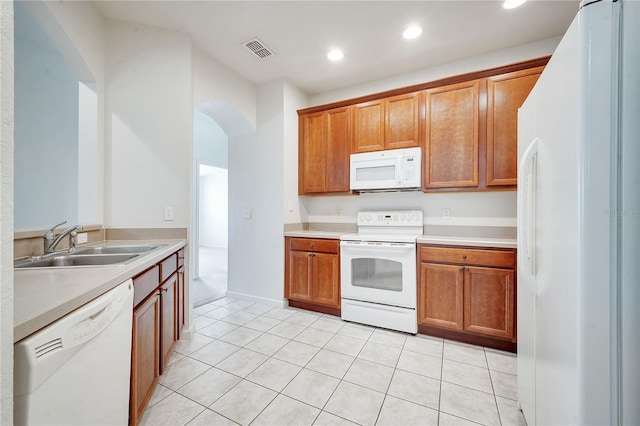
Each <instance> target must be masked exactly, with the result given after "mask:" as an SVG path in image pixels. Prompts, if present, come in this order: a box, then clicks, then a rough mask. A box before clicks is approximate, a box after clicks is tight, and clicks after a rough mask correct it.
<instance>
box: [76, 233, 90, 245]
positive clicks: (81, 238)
mask: <svg viewBox="0 0 640 426" xmlns="http://www.w3.org/2000/svg"><path fill="white" fill-rule="evenodd" d="M87 241H89V234H87V233H86V232H81V233H80V234H78V236H77V237H76V243H77V244H83V243H86V242H87Z"/></svg>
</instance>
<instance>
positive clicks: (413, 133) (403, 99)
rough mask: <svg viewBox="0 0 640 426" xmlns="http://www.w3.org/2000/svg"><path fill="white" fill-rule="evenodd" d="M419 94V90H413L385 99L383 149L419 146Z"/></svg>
mask: <svg viewBox="0 0 640 426" xmlns="http://www.w3.org/2000/svg"><path fill="white" fill-rule="evenodd" d="M419 95H420V94H419V92H415V93H407V94H406V95H399V96H394V97H391V98H387V99H385V106H384V111H385V122H384V136H385V137H384V145H385V149H397V148H411V147H415V146H419V144H420V140H419V138H418V132H419V130H420V126H419V124H418V121H419V117H420V102H419V101H418V99H419Z"/></svg>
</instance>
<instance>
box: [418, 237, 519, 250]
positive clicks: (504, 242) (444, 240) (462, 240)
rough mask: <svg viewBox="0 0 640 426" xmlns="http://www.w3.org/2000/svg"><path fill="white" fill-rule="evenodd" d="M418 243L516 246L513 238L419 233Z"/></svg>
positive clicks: (516, 243) (497, 246)
mask: <svg viewBox="0 0 640 426" xmlns="http://www.w3.org/2000/svg"><path fill="white" fill-rule="evenodd" d="M418 244H442V245H449V246H473V247H495V248H518V242H517V240H516V239H515V238H495V237H462V236H447V235H421V236H420V237H418Z"/></svg>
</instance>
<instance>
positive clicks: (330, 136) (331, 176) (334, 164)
mask: <svg viewBox="0 0 640 426" xmlns="http://www.w3.org/2000/svg"><path fill="white" fill-rule="evenodd" d="M350 114H351V110H350V109H349V108H337V109H333V110H331V111H327V112H326V113H325V120H326V127H325V134H326V164H325V176H326V178H325V189H324V190H325V192H347V191H349V150H350V149H351V147H350V131H351V128H350V123H351V115H350Z"/></svg>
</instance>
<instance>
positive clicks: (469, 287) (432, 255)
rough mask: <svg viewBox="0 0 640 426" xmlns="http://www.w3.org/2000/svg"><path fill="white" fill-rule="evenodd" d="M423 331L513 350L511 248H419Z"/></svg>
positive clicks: (420, 314) (421, 324) (420, 311)
mask: <svg viewBox="0 0 640 426" xmlns="http://www.w3.org/2000/svg"><path fill="white" fill-rule="evenodd" d="M418 262H419V263H418V264H419V267H418V324H419V328H420V329H421V331H422V332H426V333H427V334H436V335H438V336H441V337H447V338H451V339H456V340H462V341H468V342H470V343H476V344H483V345H486V346H491V347H496V348H499V349H505V350H515V344H516V328H515V318H516V294H515V291H516V285H515V276H516V275H515V267H516V265H515V250H514V249H490V248H479V247H453V246H451V247H448V246H431V245H426V244H420V245H419V246H418Z"/></svg>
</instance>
